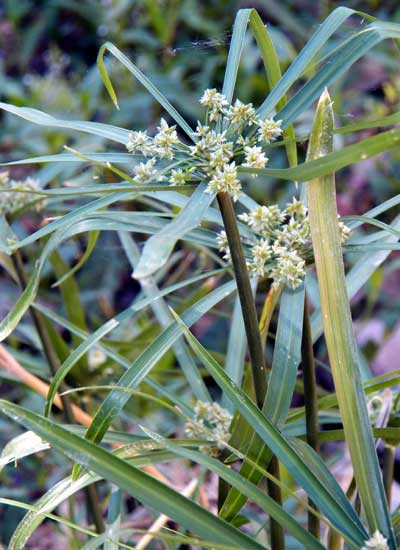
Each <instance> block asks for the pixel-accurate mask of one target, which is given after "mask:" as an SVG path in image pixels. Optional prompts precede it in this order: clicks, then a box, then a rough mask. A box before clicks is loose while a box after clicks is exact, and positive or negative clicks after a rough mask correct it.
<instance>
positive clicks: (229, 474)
mask: <svg viewBox="0 0 400 550" xmlns="http://www.w3.org/2000/svg"><path fill="white" fill-rule="evenodd" d="M142 429H143V431H144V432H145V433H146V434H148V435H149V436H150V437H152V438H154V440H155V441H158V442H160V443H162V444H163V445H164V446H165V448H166V449H168V450H170V451H171V452H175V453H176V454H177V455H178V456H182V457H185V458H187V459H189V460H192V461H194V462H196V463H198V464H202V465H203V466H206V467H207V468H208V469H209V470H211V471H212V472H214V473H215V474H217V475H218V476H219V477H220V478H222V479H224V480H225V481H227V482H228V483H230V484H231V485H233V486H234V487H235V488H236V489H238V490H239V491H241V492H242V493H244V494H245V495H246V496H247V497H248V498H250V499H251V500H252V501H253V502H254V503H255V504H258V505H259V506H260V507H261V508H262V509H263V510H265V511H266V512H267V513H268V514H269V515H271V517H273V518H274V519H275V520H276V521H277V522H278V523H279V524H280V525H281V526H282V527H283V528H284V529H286V530H287V531H289V533H291V534H292V535H293V536H294V537H295V538H296V539H297V540H298V541H299V542H301V543H302V544H304V547H305V548H307V549H309V550H312V549H316V550H323V548H324V547H323V546H322V544H321V543H320V542H319V541H317V539H316V538H314V537H313V536H312V535H310V533H308V531H306V530H305V529H304V528H303V527H302V526H301V525H300V524H299V523H298V522H297V521H296V520H295V519H293V517H292V516H291V515H290V514H288V513H287V512H286V511H285V510H284V509H283V508H282V507H281V506H279V505H278V504H277V503H276V502H275V501H274V500H273V499H272V498H271V497H269V496H267V495H266V494H265V493H263V492H262V491H260V490H259V489H257V487H255V486H254V485H253V484H252V483H250V482H249V481H247V480H246V479H245V478H244V477H242V476H241V475H240V474H238V473H237V472H235V471H234V470H232V469H231V468H228V467H227V466H225V465H224V464H222V463H221V462H220V461H219V460H216V459H215V458H211V457H209V456H208V455H207V454H206V453H201V452H199V451H194V450H191V449H184V448H183V447H180V446H178V445H175V444H174V442H173V441H170V440H167V439H164V438H162V437H160V436H158V435H157V434H155V433H153V432H150V431H149V430H146V429H145V428H142Z"/></svg>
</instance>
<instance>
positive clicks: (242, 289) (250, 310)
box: [217, 192, 285, 550]
mask: <svg viewBox="0 0 400 550" xmlns="http://www.w3.org/2000/svg"><path fill="white" fill-rule="evenodd" d="M217 198H218V204H219V207H220V210H221V215H222V219H223V221H224V226H225V231H226V236H227V239H228V245H229V250H230V253H231V258H232V265H233V271H234V273H235V279H236V284H237V288H238V294H239V299H240V305H241V307H242V313H243V320H244V326H245V330H246V336H247V344H248V347H249V354H250V360H251V367H252V373H253V382H254V388H255V395H256V400H257V404H258V406H259V407H260V409H261V408H262V406H263V403H264V399H265V394H266V391H267V378H266V367H265V358H264V348H263V345H262V341H261V336H260V331H259V327H258V318H257V311H256V306H255V303H254V299H253V293H252V290H251V285H250V278H249V274H248V271H247V265H246V259H245V257H244V253H243V247H242V243H241V241H240V234H239V228H238V225H237V222H236V215H235V211H234V209H233V204H232V200H231V198H230V196H229V195H228V193H225V192H222V193H218V195H217ZM270 468H272V471H271V470H270V472H271V473H273V474H274V475H275V477H277V478H278V479H279V464H278V461H277V460H276V459H275V457H273V459H272V461H271V464H270ZM268 491H269V494H270V496H271V497H272V498H273V499H274V500H275V501H276V502H277V503H278V504H282V495H281V490H280V488H279V487H278V486H277V485H275V484H268ZM270 532H271V548H272V550H284V548H285V539H284V534H283V530H282V527H281V526H280V525H279V524H278V523H276V522H275V521H274V520H273V519H272V518H270Z"/></svg>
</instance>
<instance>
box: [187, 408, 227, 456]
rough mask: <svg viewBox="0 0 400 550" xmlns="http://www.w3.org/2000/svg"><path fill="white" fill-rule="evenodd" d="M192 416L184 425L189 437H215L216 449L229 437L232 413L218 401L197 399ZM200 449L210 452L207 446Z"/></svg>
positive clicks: (220, 447)
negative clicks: (208, 401) (210, 401)
mask: <svg viewBox="0 0 400 550" xmlns="http://www.w3.org/2000/svg"><path fill="white" fill-rule="evenodd" d="M194 413H195V414H194V418H193V419H192V420H190V421H188V422H186V425H185V433H186V435H187V436H188V437H190V438H191V439H215V441H216V444H217V447H218V449H222V448H223V447H224V443H226V442H227V441H228V439H229V438H230V435H231V434H230V432H229V429H230V425H231V422H232V415H231V414H230V412H229V411H227V410H226V409H224V408H222V407H221V406H220V405H218V403H206V402H205V401H197V402H196V405H195V407H194ZM202 450H204V451H206V452H211V449H210V448H209V447H208V446H205V447H202Z"/></svg>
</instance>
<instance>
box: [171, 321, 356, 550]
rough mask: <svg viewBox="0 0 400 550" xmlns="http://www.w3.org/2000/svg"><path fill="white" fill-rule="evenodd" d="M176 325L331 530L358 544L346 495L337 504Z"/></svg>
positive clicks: (272, 427)
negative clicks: (314, 505) (324, 517)
mask: <svg viewBox="0 0 400 550" xmlns="http://www.w3.org/2000/svg"><path fill="white" fill-rule="evenodd" d="M179 322H180V324H181V326H182V330H183V331H184V334H185V336H186V338H187V340H188V342H189V344H190V346H191V347H192V349H193V351H194V352H195V353H196V355H197V356H198V357H199V359H201V361H202V362H203V364H204V366H205V368H206V369H207V370H208V372H209V373H210V375H211V376H212V377H213V378H214V380H215V382H216V383H217V384H218V386H219V387H220V388H221V390H222V391H223V392H224V393H226V395H227V396H228V398H229V399H230V400H231V401H232V403H233V404H234V405H235V407H236V408H237V409H238V410H239V411H240V412H241V414H242V415H243V416H244V417H245V418H246V420H247V421H248V422H249V424H251V426H252V428H253V429H254V430H255V431H256V433H257V434H258V435H259V436H260V438H261V439H262V440H263V441H264V442H265V443H266V445H267V446H268V447H269V448H270V449H271V451H272V452H273V453H274V454H275V455H276V456H277V458H278V459H279V460H280V461H281V462H282V464H284V465H285V466H286V468H287V469H288V470H289V472H290V473H291V475H292V476H293V477H294V479H295V480H296V481H297V482H298V483H299V484H300V485H301V486H302V487H303V488H304V489H305V490H306V491H307V494H308V495H309V496H310V498H312V499H313V501H314V502H315V503H316V505H317V506H318V507H319V508H320V510H321V511H322V512H323V513H324V514H325V515H326V517H327V518H328V519H329V520H330V521H331V522H332V524H333V525H334V527H335V529H337V530H338V531H340V532H341V533H342V534H343V536H344V537H346V538H347V539H348V540H349V542H351V543H353V544H355V545H357V544H358V545H361V544H362V543H363V541H364V540H365V538H366V532H365V529H364V528H363V526H362V524H361V522H360V520H359V518H358V517H357V515H356V513H355V512H354V510H353V508H352V506H351V505H350V502H349V501H348V500H347V498H346V496H345V495H344V494H343V497H342V499H341V501H340V503H339V502H338V499H337V498H334V497H333V496H332V494H331V491H330V490H328V489H327V487H326V486H325V484H324V483H323V481H321V479H320V478H319V477H318V476H316V475H315V474H314V472H313V471H312V470H310V468H309V467H308V465H307V463H306V462H304V461H303V459H302V458H301V457H300V456H299V455H298V454H297V452H296V451H295V450H294V449H293V448H292V446H291V445H290V443H289V441H288V440H287V438H285V437H284V436H283V435H282V433H281V432H280V431H279V430H278V429H277V428H276V426H275V425H274V424H273V423H272V422H271V421H270V420H269V419H268V418H267V417H266V416H265V415H264V414H263V413H262V411H260V410H259V409H258V408H257V407H256V405H255V404H254V403H253V402H252V401H251V399H249V398H248V397H247V395H246V394H245V393H244V392H243V391H242V390H241V389H240V388H239V387H238V386H237V385H236V384H235V383H234V382H233V381H232V380H230V379H229V378H228V376H227V375H226V373H225V372H224V371H223V369H222V368H221V366H220V365H219V364H218V363H217V361H216V360H215V359H214V358H213V357H212V356H211V355H210V354H209V353H208V352H207V350H206V349H205V348H204V347H203V346H202V345H201V344H200V342H198V340H197V339H196V338H195V337H194V336H193V335H192V334H191V332H190V331H189V330H188V328H187V327H185V325H183V323H182V321H179ZM337 491H338V492H341V493H343V492H342V490H341V488H340V486H339V485H337ZM344 502H347V505H346V506H344V505H343V503H344Z"/></svg>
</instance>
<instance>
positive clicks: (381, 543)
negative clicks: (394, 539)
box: [361, 531, 389, 550]
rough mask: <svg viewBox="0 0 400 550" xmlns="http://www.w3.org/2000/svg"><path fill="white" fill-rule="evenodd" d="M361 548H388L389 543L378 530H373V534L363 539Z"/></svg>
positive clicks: (381, 549)
mask: <svg viewBox="0 0 400 550" xmlns="http://www.w3.org/2000/svg"><path fill="white" fill-rule="evenodd" d="M361 550H389V545H388V543H387V540H386V538H385V537H384V536H383V535H382V534H381V533H380V532H379V531H375V533H374V534H373V536H372V537H371V538H370V539H369V540H367V541H365V544H364V546H363V547H362V548H361Z"/></svg>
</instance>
